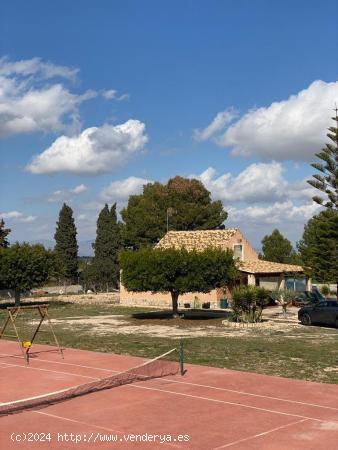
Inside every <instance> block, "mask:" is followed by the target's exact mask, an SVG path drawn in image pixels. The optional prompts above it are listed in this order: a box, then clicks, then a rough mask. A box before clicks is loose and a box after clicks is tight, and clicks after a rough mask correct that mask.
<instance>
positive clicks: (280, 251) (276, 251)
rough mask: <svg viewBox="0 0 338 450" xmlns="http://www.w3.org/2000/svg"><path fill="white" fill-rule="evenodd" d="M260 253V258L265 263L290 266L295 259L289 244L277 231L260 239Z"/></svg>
mask: <svg viewBox="0 0 338 450" xmlns="http://www.w3.org/2000/svg"><path fill="white" fill-rule="evenodd" d="M262 252H263V253H262V254H261V255H260V258H261V259H264V260H266V261H272V262H278V263H285V264H290V263H292V262H294V261H295V258H296V255H295V251H294V249H293V247H292V244H291V242H290V241H289V240H288V239H287V238H285V237H284V236H283V235H282V233H281V232H280V231H279V230H277V229H275V230H273V232H272V233H271V234H270V235H266V236H264V238H263V239H262Z"/></svg>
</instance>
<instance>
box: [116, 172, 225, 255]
mask: <svg viewBox="0 0 338 450" xmlns="http://www.w3.org/2000/svg"><path fill="white" fill-rule="evenodd" d="M121 216H122V219H123V221H124V224H125V226H124V241H125V245H126V246H133V247H136V248H139V247H141V246H142V245H147V244H151V243H153V242H157V241H158V240H159V239H160V238H161V237H163V236H164V234H165V233H166V231H167V229H169V230H206V229H213V228H217V227H219V226H220V225H222V223H223V222H224V220H225V219H226V218H227V213H226V211H224V209H223V206H222V203H221V202H220V201H212V200H211V196H210V192H209V191H208V190H207V189H206V188H205V187H204V186H203V184H202V182H201V181H198V180H195V179H187V178H182V177H178V176H177V177H174V178H172V179H170V180H169V181H168V183H166V184H162V183H159V182H156V183H149V184H147V185H145V186H144V187H143V193H142V194H140V195H131V196H130V197H129V201H128V206H127V207H126V208H124V209H123V210H122V211H121Z"/></svg>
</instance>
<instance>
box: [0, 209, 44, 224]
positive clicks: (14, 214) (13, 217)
mask: <svg viewBox="0 0 338 450" xmlns="http://www.w3.org/2000/svg"><path fill="white" fill-rule="evenodd" d="M0 218H2V219H6V220H9V221H13V222H25V223H28V222H33V221H34V220H35V219H36V216H26V215H25V214H23V213H22V212H19V211H8V212H3V213H0Z"/></svg>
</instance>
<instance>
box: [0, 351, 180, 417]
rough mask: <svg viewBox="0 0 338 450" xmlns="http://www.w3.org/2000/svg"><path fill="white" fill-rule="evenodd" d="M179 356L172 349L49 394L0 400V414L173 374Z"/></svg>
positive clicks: (21, 410) (176, 371) (43, 406)
mask: <svg viewBox="0 0 338 450" xmlns="http://www.w3.org/2000/svg"><path fill="white" fill-rule="evenodd" d="M181 357H182V355H181V352H180V351H179V349H176V348H174V349H172V350H170V351H168V352H166V353H164V354H162V355H160V356H158V357H157V358H154V359H152V360H150V361H146V362H145V363H143V364H140V365H138V366H135V367H132V368H131V369H128V370H126V371H124V372H119V373H117V374H114V375H112V376H109V377H106V378H102V379H99V380H95V381H92V382H90V383H85V384H80V385H77V386H73V387H70V388H66V389H63V390H59V391H56V392H49V393H48V394H44V395H40V396H37V397H30V398H25V399H21V400H15V401H12V402H8V403H0V416H6V415H9V414H15V413H19V412H23V411H26V410H31V409H40V408H45V407H47V406H50V405H53V404H56V403H60V402H63V401H66V400H70V399H72V398H75V397H80V396H83V395H87V394H90V393H93V392H98V391H103V390H105V389H111V388H114V387H118V386H123V385H125V384H130V383H134V382H138V381H145V380H150V379H153V378H162V377H165V376H169V375H176V374H177V373H178V372H179V371H180V368H181V367H182V360H181Z"/></svg>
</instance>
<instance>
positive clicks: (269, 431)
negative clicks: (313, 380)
mask: <svg viewBox="0 0 338 450" xmlns="http://www.w3.org/2000/svg"><path fill="white" fill-rule="evenodd" d="M307 420H309V419H302V420H297V422H292V423H288V424H286V425H282V426H280V427H276V428H272V429H271V430H267V431H263V432H262V433H258V434H255V435H253V436H249V437H247V438H244V439H239V440H238V441H233V442H229V444H224V445H221V446H220V447H215V448H213V449H212V450H219V449H220V448H226V447H231V446H232V445H236V444H241V443H242V442H246V441H250V440H251V439H256V438H258V437H261V436H266V435H267V434H270V433H273V432H274V431H278V430H282V429H283V428H287V427H291V426H292V425H297V424H298V423H302V422H306V421H307Z"/></svg>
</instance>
